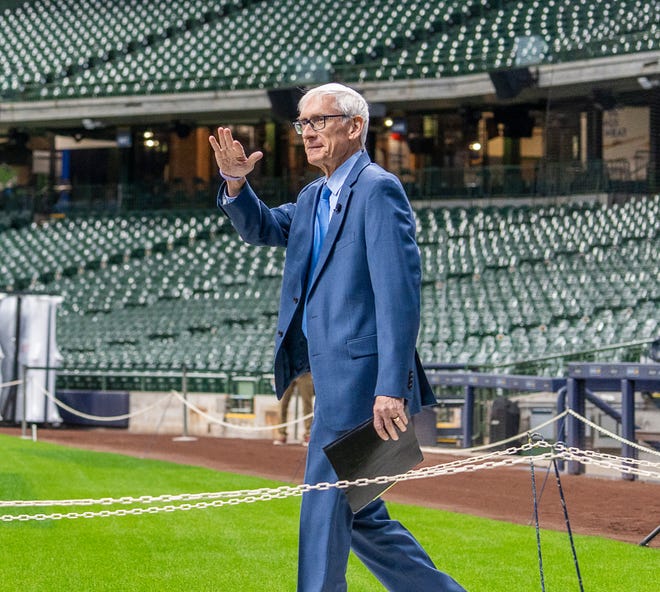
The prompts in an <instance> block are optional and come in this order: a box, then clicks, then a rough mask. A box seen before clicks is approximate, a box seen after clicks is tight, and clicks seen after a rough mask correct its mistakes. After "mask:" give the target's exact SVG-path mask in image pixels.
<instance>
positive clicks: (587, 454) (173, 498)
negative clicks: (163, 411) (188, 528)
mask: <svg viewBox="0 0 660 592" xmlns="http://www.w3.org/2000/svg"><path fill="white" fill-rule="evenodd" d="M537 449H543V450H545V452H540V453H537V454H534V455H533V457H530V456H529V454H528V455H522V456H513V455H520V454H521V453H530V452H532V451H535V450H537ZM530 458H533V460H534V462H541V461H548V462H551V461H552V460H553V459H561V460H574V461H577V462H580V463H583V464H595V465H597V466H600V467H605V468H609V469H612V470H614V471H617V472H622V473H628V474H632V475H638V476H644V477H648V478H651V479H658V480H660V463H654V462H651V461H646V460H637V459H634V460H633V459H629V458H624V457H617V456H615V455H612V454H603V453H599V452H595V451H592V450H581V449H579V448H575V447H567V446H566V445H564V444H563V443H561V442H558V443H556V444H549V443H548V442H546V441H544V440H540V441H535V442H532V443H527V444H523V445H520V446H515V447H510V448H507V449H506V450H500V451H495V452H491V453H488V454H485V455H481V456H477V457H470V458H464V459H459V460H455V461H451V462H447V463H441V464H437V465H433V466H430V467H422V468H420V469H413V470H411V471H408V472H407V473H403V474H399V475H390V476H380V477H375V478H370V479H368V478H362V479H356V480H354V481H346V480H340V481H336V482H334V483H330V482H321V483H316V484H311V485H310V484H302V485H298V486H290V485H284V486H281V487H277V488H260V489H246V490H235V491H223V492H211V493H186V494H178V495H172V494H166V495H160V496H150V495H143V496H139V497H131V496H124V497H119V498H112V497H104V498H97V499H92V498H89V499H71V500H2V501H0V507H4V508H27V507H32V508H37V507H80V506H115V505H138V507H132V508H127V509H125V508H116V509H107V510H88V511H84V512H75V511H72V512H53V513H49V514H46V513H37V514H4V515H0V521H1V522H5V523H8V522H27V521H45V520H63V519H78V518H107V517H115V516H141V515H145V514H157V513H162V512H165V513H167V512H176V511H189V510H195V509H207V508H218V507H223V506H227V505H238V504H248V503H256V502H261V501H270V500H275V499H286V498H289V497H296V496H301V495H302V494H304V493H306V492H309V491H327V490H329V489H332V488H338V489H345V488H347V487H350V486H358V487H360V486H365V485H371V484H387V483H392V482H394V481H409V480H414V479H428V478H433V477H439V476H442V475H452V474H457V473H463V472H476V471H479V470H486V469H495V468H501V467H513V466H515V465H519V464H524V463H528V462H529V460H530ZM633 463H634V464H633ZM641 467H647V468H641ZM173 502H180V503H173ZM191 502H194V503H191ZM157 503H165V504H166V505H153V504H157ZM140 505H142V506H147V507H140Z"/></svg>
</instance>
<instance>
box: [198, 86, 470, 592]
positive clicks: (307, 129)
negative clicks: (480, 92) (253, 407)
mask: <svg viewBox="0 0 660 592" xmlns="http://www.w3.org/2000/svg"><path fill="white" fill-rule="evenodd" d="M299 113H300V116H299V119H298V120H296V121H295V122H294V127H295V129H296V131H297V132H298V133H299V134H301V135H302V140H303V144H304V147H305V153H306V155H307V159H308V161H309V163H310V164H312V165H314V166H316V167H318V168H319V169H321V171H322V172H323V174H324V176H323V177H321V178H319V179H317V180H316V181H313V182H312V183H310V184H309V185H307V186H306V187H305V188H304V189H303V190H302V191H301V192H300V194H299V195H298V199H297V202H296V203H295V204H293V203H290V204H285V205H282V206H279V207H276V208H272V209H270V208H268V207H267V206H266V205H265V204H264V203H263V202H261V201H260V200H259V199H258V198H257V196H256V195H255V193H254V192H253V190H252V189H251V187H250V185H249V184H248V183H247V181H246V179H245V176H246V175H247V174H249V173H250V172H251V171H252V170H253V169H254V166H255V164H256V162H257V161H258V160H259V159H261V158H262V156H263V155H262V153H261V152H254V153H252V154H251V155H249V156H246V154H245V151H244V149H243V146H242V145H241V144H240V143H239V142H238V141H236V140H234V139H233V137H232V134H231V131H230V130H229V129H228V128H222V127H220V128H218V135H217V138H216V137H214V136H212V137H211V138H209V141H210V143H211V147H212V148H213V151H214V154H215V158H216V162H217V164H218V167H219V169H220V174H221V175H222V177H223V178H224V179H225V181H226V182H225V183H224V184H223V185H222V186H221V188H220V191H219V193H218V205H219V206H220V208H221V209H222V210H223V211H224V212H225V213H226V214H227V216H228V217H229V218H230V220H231V222H232V224H233V226H234V227H235V228H236V230H237V231H238V233H239V234H240V236H241V237H242V238H243V240H245V241H246V242H248V243H251V244H255V245H276V246H281V247H285V248H286V260H285V265H284V275H283V279H282V291H281V299H280V311H279V319H278V326H277V334H276V336H275V368H274V370H275V386H276V392H277V395H278V397H281V396H282V394H283V393H284V391H285V389H286V388H287V385H288V384H289V383H290V382H291V381H292V380H293V379H294V378H295V377H296V376H299V375H300V374H302V373H304V372H307V371H310V370H311V373H312V376H313V379H314V386H315V391H316V400H315V408H314V423H313V425H312V433H311V438H310V442H309V449H308V455H307V466H306V469H305V482H306V483H310V484H313V483H319V482H326V481H327V482H334V481H336V480H337V476H336V474H335V472H334V470H333V469H332V466H331V465H330V463H329V461H328V459H327V457H326V455H325V453H324V452H323V447H324V446H325V445H326V444H328V443H329V442H331V441H333V440H335V439H336V438H337V437H339V436H340V435H341V434H343V433H345V432H346V430H348V429H350V428H352V427H355V426H356V425H357V424H359V423H361V422H362V421H364V420H366V419H368V418H370V417H373V419H374V426H375V429H376V431H377V432H378V434H379V436H380V437H381V438H383V439H384V440H387V439H389V438H392V439H394V440H396V439H398V437H399V436H398V431H405V430H406V424H407V423H408V420H407V418H406V408H407V410H408V411H409V412H410V414H411V415H414V414H415V413H417V412H418V411H419V410H420V409H421V407H422V406H423V405H432V404H435V397H434V395H433V392H432V390H431V388H430V386H429V384H428V381H427V380H426V377H425V376H424V372H423V370H422V367H421V364H420V362H419V358H418V357H417V353H416V351H415V343H416V340H417V332H418V328H419V317H420V280H421V266H420V257H419V250H418V248H417V244H416V242H415V222H414V218H413V214H412V210H411V208H410V204H409V202H408V199H407V198H406V195H405V192H404V190H403V187H402V186H401V183H400V182H399V180H398V179H397V178H396V177H395V176H394V175H392V174H390V173H388V172H386V171H385V170H383V169H382V168H381V167H379V166H378V165H376V164H374V163H372V162H371V160H370V159H369V156H368V155H367V153H366V150H365V141H366V137H367V128H368V125H369V110H368V105H367V103H366V101H365V100H364V98H363V97H362V96H361V95H360V94H359V93H357V92H356V91H354V90H353V89H351V88H348V87H346V86H343V85H341V84H336V83H331V84H326V85H323V86H320V87H317V88H314V89H312V90H310V91H309V92H307V93H306V94H305V95H304V96H303V97H302V99H301V100H300V104H299ZM351 549H352V550H353V552H354V553H355V554H356V555H357V556H358V557H359V558H360V559H361V560H362V561H363V562H364V563H365V565H366V566H367V567H368V568H369V569H370V570H371V571H372V572H373V574H374V575H375V576H376V577H377V578H378V579H379V580H380V581H381V583H382V584H383V585H384V586H385V587H386V588H387V590H391V591H396V592H412V591H415V592H422V591H434V592H461V591H463V588H462V587H461V586H460V585H459V584H457V583H456V582H455V581H454V580H453V579H452V578H451V577H449V576H448V575H446V574H444V573H442V572H440V571H438V570H437V569H436V567H435V566H434V565H433V562H432V561H431V559H430V557H429V556H428V555H427V553H426V552H425V551H424V550H423V549H422V547H421V546H420V545H419V543H418V542H417V541H416V540H415V538H414V537H413V536H412V535H411V534H410V533H409V532H408V531H407V530H406V529H405V528H404V527H403V526H402V525H401V524H400V523H399V522H397V521H394V520H392V519H391V518H390V517H389V514H388V512H387V509H386V507H385V504H384V502H383V501H382V500H381V499H377V500H375V501H373V502H372V503H370V504H369V505H368V506H366V507H365V508H364V509H363V510H361V511H359V512H358V513H356V514H353V513H352V512H351V510H350V507H349V505H348V502H347V500H346V496H345V494H344V492H343V491H341V490H338V489H331V490H329V491H312V492H309V493H306V494H304V496H303V500H302V506H301V515H300V539H299V560H298V592H317V591H318V592H331V591H332V592H340V591H343V590H346V589H347V584H346V565H347V561H348V555H349V551H350V550H351Z"/></svg>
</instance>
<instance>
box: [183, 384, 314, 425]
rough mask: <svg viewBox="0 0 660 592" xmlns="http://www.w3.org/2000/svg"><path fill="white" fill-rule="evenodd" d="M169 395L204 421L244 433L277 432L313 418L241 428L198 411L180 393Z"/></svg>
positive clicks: (311, 414)
mask: <svg viewBox="0 0 660 592" xmlns="http://www.w3.org/2000/svg"><path fill="white" fill-rule="evenodd" d="M170 393H171V394H173V395H174V396H175V397H176V398H177V399H179V401H181V402H182V403H183V404H184V405H185V406H186V407H187V408H188V409H190V411H194V412H195V413H197V414H198V415H201V416H202V417H203V418H204V419H206V420H207V421H208V422H210V423H214V424H217V425H219V426H222V427H225V428H232V429H234V430H242V431H244V432H262V431H270V430H277V429H279V428H288V427H292V426H294V425H295V424H297V423H301V422H303V421H305V420H307V419H310V418H311V417H313V416H314V414H313V413H309V414H307V415H305V416H303V417H299V418H297V419H293V420H291V421H287V422H285V423H277V424H273V425H267V426H243V425H239V424H235V423H230V422H228V421H225V420H224V419H220V418H219V417H217V416H215V415H211V414H209V413H207V412H206V411H204V410H202V409H200V408H199V407H197V405H195V404H193V403H191V402H190V401H188V400H187V399H185V398H184V397H183V395H182V394H181V393H179V392H178V391H176V390H171V391H170Z"/></svg>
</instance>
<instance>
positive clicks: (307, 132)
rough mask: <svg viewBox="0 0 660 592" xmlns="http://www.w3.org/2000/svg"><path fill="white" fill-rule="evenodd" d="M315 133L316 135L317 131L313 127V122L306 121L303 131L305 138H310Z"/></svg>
mask: <svg viewBox="0 0 660 592" xmlns="http://www.w3.org/2000/svg"><path fill="white" fill-rule="evenodd" d="M315 135H316V132H315V131H314V129H313V128H312V124H311V123H306V124H305V125H304V126H303V132H302V137H303V139H304V138H309V137H312V136H315Z"/></svg>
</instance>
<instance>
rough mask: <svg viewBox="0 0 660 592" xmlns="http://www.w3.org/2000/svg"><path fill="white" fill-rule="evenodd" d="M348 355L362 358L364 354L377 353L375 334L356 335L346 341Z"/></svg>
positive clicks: (372, 354)
mask: <svg viewBox="0 0 660 592" xmlns="http://www.w3.org/2000/svg"><path fill="white" fill-rule="evenodd" d="M346 347H347V348H348V355H349V356H351V358H363V357H364V356H375V355H376V354H377V353H378V339H377V337H376V335H367V336H366V337H357V338H355V339H349V340H348V341H347V342H346Z"/></svg>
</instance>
